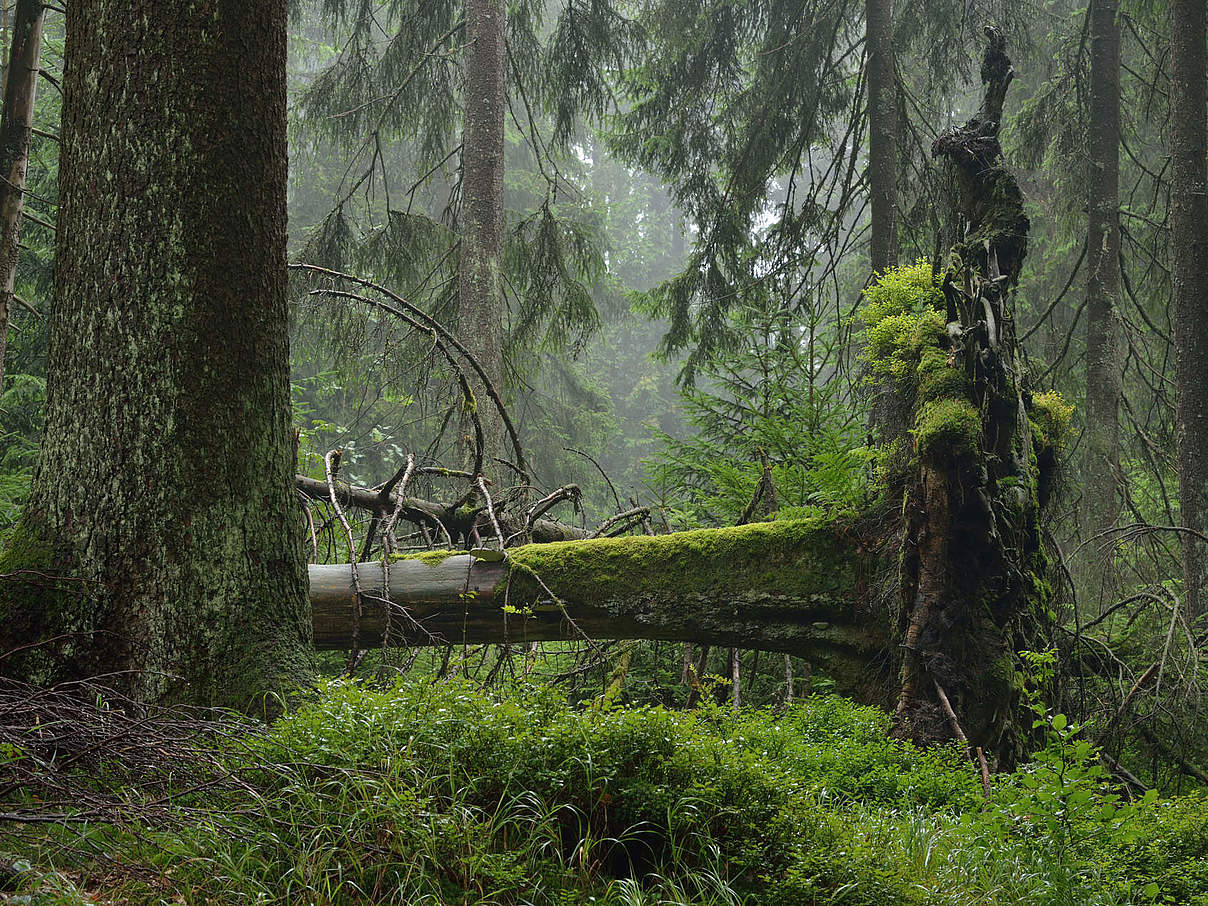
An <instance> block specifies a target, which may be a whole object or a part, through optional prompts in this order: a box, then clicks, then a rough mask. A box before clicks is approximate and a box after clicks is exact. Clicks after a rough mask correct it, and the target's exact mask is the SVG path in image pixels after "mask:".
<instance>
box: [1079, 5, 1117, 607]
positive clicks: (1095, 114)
mask: <svg viewBox="0 0 1208 906" xmlns="http://www.w3.org/2000/svg"><path fill="white" fill-rule="evenodd" d="M1118 15H1119V8H1118V4H1117V2H1116V0H1092V2H1091V5H1090V35H1091V81H1090V88H1091V97H1090V110H1089V111H1088V113H1089V120H1088V122H1089V150H1090V160H1089V166H1090V172H1089V174H1088V179H1087V214H1088V218H1087V219H1088V223H1087V230H1088V232H1087V264H1088V271H1087V281H1086V449H1085V454H1084V460H1083V475H1084V478H1085V484H1084V488H1083V495H1082V512H1081V522H1082V533H1083V538H1084V539H1085V538H1089V537H1091V536H1092V535H1094V533H1095V532H1098V531H1101V530H1103V529H1105V528H1108V527H1110V526H1111V525H1112V523H1114V522H1115V521H1116V516H1117V515H1118V513H1119V511H1120V504H1119V490H1118V484H1119V473H1120V453H1119V439H1118V438H1119V417H1120V416H1119V412H1120V396H1121V379H1122V372H1123V362H1122V360H1121V355H1120V305H1119V296H1120V192H1119V186H1120V23H1119V21H1118ZM1084 575H1086V576H1087V579H1088V581H1087V583H1086V585H1085V590H1086V591H1087V592H1089V593H1090V594H1091V595H1097V594H1098V593H1099V592H1100V591H1101V589H1099V588H1098V587H1097V586H1098V584H1099V583H1098V582H1096V581H1095V580H1094V576H1096V575H1102V573H1100V572H1099V571H1097V570H1094V569H1093V568H1092V569H1089V570H1087V571H1084Z"/></svg>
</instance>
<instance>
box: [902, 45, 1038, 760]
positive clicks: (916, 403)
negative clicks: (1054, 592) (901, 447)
mask: <svg viewBox="0 0 1208 906" xmlns="http://www.w3.org/2000/svg"><path fill="white" fill-rule="evenodd" d="M987 36H988V38H989V47H988V49H987V51H986V55H985V59H984V62H983V64H982V70H981V76H982V83H983V86H984V90H985V96H984V100H983V103H982V107H981V110H980V111H979V112H978V114H977V115H975V116H974V117H973V118H972V119H971V120H970V121H969V122H968V123H967V124H966V125H965V126H964V127H962V128H960V129H957V130H955V131H953V132H949V133H947V134H945V135H942V136H940V137H939V138H938V139H937V140H936V141H935V144H934V147H933V151H934V153H935V154H936V155H937V156H938V157H941V158H944V159H946V160H948V161H949V162H950V163H951V165H952V166H953V168H954V170H955V172H956V182H957V189H958V196H959V199H958V201H959V214H960V216H961V217H962V219H963V221H964V225H965V229H964V231H963V233H964V237H965V238H964V241H962V242H961V243H960V244H958V245H957V246H956V247H955V248H954V249H953V250H952V252H953V254H952V260H953V262H954V264H953V265H952V267H950V269H949V270H948V272H947V273H946V274H945V277H944V283H943V293H942V299H941V298H936V299H935V300H934V301H933V304H934V305H938V306H940V307H942V308H943V309H944V311H943V312H940V311H939V310H936V311H935V313H934V314H929V313H924V315H922V316H919V318H918V319H917V326H916V327H915V328H913V329H912V330H913V333H912V334H911V340H910V341H909V342H910V343H912V344H913V345H912V346H910V347H909V348H910V349H912V350H913V355H914V357H915V358H914V360H913V361H915V362H917V366H916V370H915V372H914V374H913V375H910V376H908V378H907V379H905V380H904V383H903V384H902V385H901V387H902V391H903V393H908V394H910V398H912V399H913V407H912V408H913V413H914V415H913V427H912V431H911V433H910V435H909V440H907V439H906V437H903V438H902V439H901V440H900V443H909V444H911V445H912V447H913V451H912V455H911V456H910V457H909V458H908V460H907V462H908V466H907V467H906V473H905V478H904V482H905V485H904V486H905V506H904V512H905V515H906V524H905V538H904V542H903V546H902V552H903V554H902V565H901V570H900V583H901V611H900V617H899V632H900V638H901V640H902V641H901V646H902V651H903V663H902V678H901V691H900V694H899V698H898V704H897V708H896V711H895V714H894V732H895V734H896V735H898V736H902V737H907V738H911V739H914V740H917V741H920V742H926V741H931V740H936V739H950V738H952V737H953V729H952V727H953V721H952V719H951V717H950V715H949V714H948V709H947V708H945V707H944V703H943V702H942V701H941V700H940V696H939V695H938V693H937V689H940V688H942V689H944V690H945V691H946V693H947V698H948V702H949V705H950V707H951V709H952V712H953V713H955V714H956V715H958V722H959V725H960V726H961V727H963V728H964V732H965V734H966V735H967V737H968V740H969V743H970V744H971V745H973V746H980V747H983V748H984V749H986V750H987V751H991V752H995V753H997V755H998V756H999V759H1000V762H1001V763H1003V764H1009V763H1010V762H1011V761H1012V760H1013V759H1014V758H1015V756H1016V755H1017V754H1018V752H1019V748H1020V744H1021V742H1022V740H1021V734H1020V732H1019V731H1018V730H1017V728H1016V727H1015V726H1014V723H1013V717H1014V713H1015V707H1014V703H1015V697H1016V689H1015V677H1014V673H1015V652H1016V650H1017V648H1018V647H1020V645H1019V638H1020V632H1021V629H1022V627H1024V626H1037V625H1041V624H1042V623H1043V617H1042V616H1041V615H1040V614H1041V611H1040V610H1036V611H1034V612H1033V611H1032V609H1033V608H1040V607H1041V606H1042V604H1041V600H1042V597H1043V588H1042V586H1043V582H1042V578H1041V575H1042V573H1043V571H1044V556H1043V553H1042V551H1041V549H1040V537H1039V528H1038V523H1037V519H1038V510H1039V502H1038V476H1037V472H1038V471H1039V467H1038V465H1037V455H1038V454H1037V451H1036V449H1034V445H1033V441H1034V438H1033V436H1032V430H1031V425H1030V421H1029V417H1030V416H1033V417H1040V415H1039V414H1038V413H1034V412H1033V411H1032V407H1031V406H1030V403H1031V395H1030V394H1028V393H1027V392H1025V390H1024V387H1023V380H1024V369H1023V366H1022V362H1021V360H1020V357H1019V356H1018V354H1017V349H1016V339H1015V328H1014V317H1013V305H1012V302H1011V299H1010V296H1009V290H1010V288H1011V287H1012V286H1013V285H1014V284H1015V282H1016V280H1017V279H1018V276H1019V271H1020V268H1021V266H1022V264H1023V259H1024V255H1025V254H1026V251H1027V233H1028V220H1027V217H1026V216H1025V215H1024V213H1023V206H1022V197H1021V195H1020V192H1019V187H1018V185H1017V184H1016V182H1015V180H1014V178H1013V177H1012V176H1011V175H1010V173H1008V172H1007V170H1006V169H1005V168H1004V167H1003V166H1002V162H1001V147H1000V145H999V140H998V133H999V126H1000V124H1001V122H1002V110H1003V102H1004V100H1005V97H1006V92H1007V88H1008V86H1009V85H1010V83H1011V80H1012V78H1013V75H1014V73H1013V71H1012V69H1011V63H1010V60H1009V59H1008V57H1007V55H1006V53H1005V42H1004V40H1003V38H1002V36H1001V35H1000V34H999V33H998V32H996V31H994V30H992V29H987ZM944 321H946V322H947V324H946V325H945V324H944ZM1037 440H1038V441H1039V438H1037Z"/></svg>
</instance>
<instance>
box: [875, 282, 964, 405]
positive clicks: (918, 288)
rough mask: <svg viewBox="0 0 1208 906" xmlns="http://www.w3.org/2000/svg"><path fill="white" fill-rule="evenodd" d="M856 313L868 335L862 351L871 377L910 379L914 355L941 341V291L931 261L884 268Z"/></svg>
mask: <svg viewBox="0 0 1208 906" xmlns="http://www.w3.org/2000/svg"><path fill="white" fill-rule="evenodd" d="M864 299H865V304H864V307H863V308H862V309H861V310H860V319H861V320H862V321H863V322H864V326H865V332H866V336H867V339H868V348H867V350H866V352H865V357H866V358H867V360H868V363H869V367H870V370H871V371H872V373H873V375H874V377H878V378H884V377H889V378H891V379H892V380H894V381H895V382H901V383H904V384H910V383H912V382H913V381H912V378H913V377H914V374H915V369H916V368H917V367H918V364H919V360H920V357H921V356H922V355H923V353H924V352H925V351H926V350H928V349H935V348H937V347H940V346H942V345H944V344H945V342H946V333H945V330H944V317H943V315H942V314H941V313H940V307H941V306H942V305H943V304H944V298H943V294H942V293H941V292H940V289H939V287H938V286H937V285H936V283H935V278H934V277H933V275H932V273H931V265H930V264H928V263H927V262H926V261H924V260H921V261H919V262H917V263H915V264H912V265H909V266H907V267H899V268H894V269H893V270H890V271H886V272H885V273H884V274H882V275H881V277H880V278H879V279H878V280H877V281H876V282H875V283H874V284H872V285H871V286H869V287H868V288H867V289H865V290H864Z"/></svg>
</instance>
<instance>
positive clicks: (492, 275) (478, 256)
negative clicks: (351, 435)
mask: <svg viewBox="0 0 1208 906" xmlns="http://www.w3.org/2000/svg"><path fill="white" fill-rule="evenodd" d="M506 30H507V5H506V3H505V0H466V51H465V127H464V131H463V133H462V153H461V162H462V173H461V217H460V227H461V230H460V234H461V248H460V258H459V262H460V263H459V271H458V284H457V338H458V339H459V340H460V341H461V343H462V345H463V346H465V347H466V349H468V350H469V351H470V353H471V355H473V356H474V357H475V358H476V359H477V360H478V361H479V363H480V364H481V365H482V367H483V369H484V371H486V373H487V376H488V377H489V378H490V380H491V382H492V383H493V384H494V385H495V386H496V387H499V388H502V387H503V386H504V382H503V228H504V217H503V157H504V133H503V123H504V114H505V110H506V105H507V69H506V50H505V41H506ZM475 393H477V394H478V395H479V396H480V397H481V398H482V399H483V400H484V401H485V400H486V391H485V390H484V389H482V388H481V387H477V386H476V389H475ZM467 405H475V403H474V402H470V403H468V404H467ZM478 415H479V418H480V419H481V421H482V430H483V441H484V450H483V454H484V456H483V461H484V463H485V465H484V468H485V470H486V472H487V473H488V475H489V476H497V475H498V474H499V466H498V463H497V462H496V459H497V458H498V457H499V456H501V455H502V451H503V424H502V422H501V421H500V418H499V414H498V413H497V412H495V411H494V409H493V408H492V407H491V406H488V405H481V406H478ZM471 437H472V432H471V431H470V430H469V428H468V425H467V420H466V419H464V418H463V419H462V425H461V431H460V437H459V445H460V447H461V449H462V450H463V460H466V461H468V460H469V456H468V455H467V454H466V453H465V451H466V450H467V449H468V447H469V443H470V438H471Z"/></svg>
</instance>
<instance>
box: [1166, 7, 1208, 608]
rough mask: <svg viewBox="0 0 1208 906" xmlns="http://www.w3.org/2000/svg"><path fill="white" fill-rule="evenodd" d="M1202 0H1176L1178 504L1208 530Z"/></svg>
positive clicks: (1186, 556)
mask: <svg viewBox="0 0 1208 906" xmlns="http://www.w3.org/2000/svg"><path fill="white" fill-rule="evenodd" d="M1204 19H1205V12H1204V3H1203V0H1171V4H1170V23H1171V27H1170V159H1171V188H1170V253H1171V275H1172V279H1171V295H1172V300H1171V303H1172V307H1173V309H1174V340H1175V383H1176V391H1175V392H1176V421H1177V424H1178V461H1179V502H1180V506H1181V510H1182V520H1183V525H1184V526H1186V527H1187V528H1189V529H1192V530H1194V531H1196V532H1199V533H1200V534H1202V535H1203V534H1208V379H1206V378H1205V375H1208V124H1206V122H1205V117H1206V115H1208V113H1206V108H1205V81H1208V65H1206V59H1205V49H1204V41H1205V23H1204ZM1183 575H1184V580H1185V582H1186V589H1185V593H1186V596H1187V612H1188V613H1189V614H1190V615H1191V617H1192V618H1195V617H1197V616H1199V615H1200V614H1201V613H1203V611H1204V602H1205V599H1206V598H1208V545H1205V544H1204V542H1203V541H1202V540H1200V539H1199V538H1197V537H1196V536H1195V535H1193V534H1191V533H1184V535H1183Z"/></svg>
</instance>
